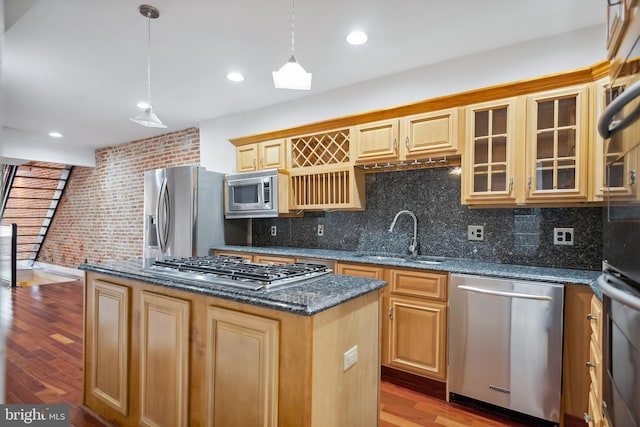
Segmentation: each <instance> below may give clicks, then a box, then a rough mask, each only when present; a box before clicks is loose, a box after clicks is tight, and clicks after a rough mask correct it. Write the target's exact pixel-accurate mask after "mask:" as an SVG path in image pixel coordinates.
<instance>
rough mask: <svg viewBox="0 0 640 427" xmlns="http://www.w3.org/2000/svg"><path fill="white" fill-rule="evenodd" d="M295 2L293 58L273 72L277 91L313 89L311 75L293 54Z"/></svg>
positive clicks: (292, 18)
mask: <svg viewBox="0 0 640 427" xmlns="http://www.w3.org/2000/svg"><path fill="white" fill-rule="evenodd" d="M295 11H296V8H295V0H291V58H289V60H288V61H287V62H286V63H285V64H284V65H283V66H282V67H281V68H280V69H279V70H278V71H274V72H273V84H274V85H275V87H276V89H297V90H309V89H311V73H307V72H306V71H305V70H304V68H302V66H301V65H300V64H298V61H296V57H295V56H294V54H293V48H294V43H295V13H296V12H295Z"/></svg>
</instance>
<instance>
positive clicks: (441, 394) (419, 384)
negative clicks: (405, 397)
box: [380, 366, 447, 400]
mask: <svg viewBox="0 0 640 427" xmlns="http://www.w3.org/2000/svg"><path fill="white" fill-rule="evenodd" d="M380 379H381V380H382V381H387V382H390V383H392V384H396V385H399V386H401V387H404V388H408V389H409V390H413V391H417V392H418V393H422V394H426V395H429V396H433V397H436V398H438V399H442V400H446V399H447V384H446V383H443V382H440V381H435V380H432V379H429V378H425V377H421V376H420V375H415V374H410V373H408V372H404V371H399V370H397V369H394V368H389V367H388V366H381V367H380Z"/></svg>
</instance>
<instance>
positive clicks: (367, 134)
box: [354, 119, 399, 163]
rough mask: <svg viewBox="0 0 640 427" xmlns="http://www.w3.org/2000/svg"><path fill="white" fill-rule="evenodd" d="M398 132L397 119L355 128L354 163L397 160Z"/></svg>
mask: <svg viewBox="0 0 640 427" xmlns="http://www.w3.org/2000/svg"><path fill="white" fill-rule="evenodd" d="M398 131H399V121H398V119H391V120H382V121H379V122H374V123H367V124H364V125H359V126H355V127H354V139H355V144H356V163H372V162H376V161H390V160H397V159H398V155H399V151H398V136H399V134H398Z"/></svg>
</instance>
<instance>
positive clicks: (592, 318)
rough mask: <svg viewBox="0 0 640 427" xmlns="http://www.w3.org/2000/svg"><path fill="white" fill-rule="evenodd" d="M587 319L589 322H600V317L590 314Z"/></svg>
mask: <svg viewBox="0 0 640 427" xmlns="http://www.w3.org/2000/svg"><path fill="white" fill-rule="evenodd" d="M587 319H588V320H598V316H594V315H593V314H591V313H589V314H587Z"/></svg>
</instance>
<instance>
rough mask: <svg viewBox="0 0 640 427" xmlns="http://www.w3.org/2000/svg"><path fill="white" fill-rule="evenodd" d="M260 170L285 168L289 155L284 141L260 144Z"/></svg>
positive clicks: (278, 140)
mask: <svg viewBox="0 0 640 427" xmlns="http://www.w3.org/2000/svg"><path fill="white" fill-rule="evenodd" d="M259 148H260V162H259V165H258V167H259V168H260V169H273V168H285V167H286V164H287V155H286V151H285V141H284V139H276V140H273V141H265V142H261V143H260V147H259Z"/></svg>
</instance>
